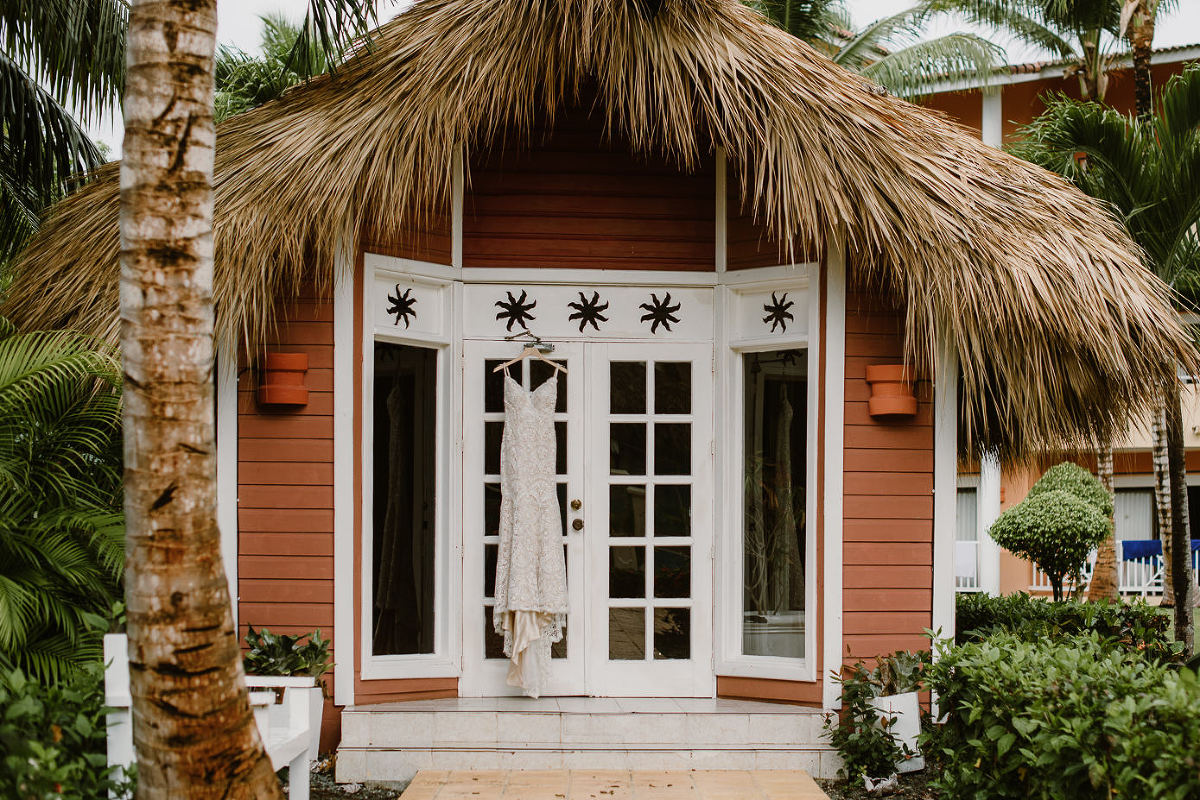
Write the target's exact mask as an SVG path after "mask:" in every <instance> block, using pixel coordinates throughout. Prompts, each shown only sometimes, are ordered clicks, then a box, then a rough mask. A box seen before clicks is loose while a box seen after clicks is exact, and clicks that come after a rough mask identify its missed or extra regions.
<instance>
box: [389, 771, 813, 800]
mask: <svg viewBox="0 0 1200 800" xmlns="http://www.w3.org/2000/svg"><path fill="white" fill-rule="evenodd" d="M452 798H453V799H454V800H460V799H465V798H472V799H473V800H500V799H501V798H504V800H828V798H827V797H826V796H825V793H824V792H822V791H821V790H820V788H819V787H818V786H817V784H816V783H815V782H814V781H813V779H812V778H810V777H809V776H808V773H806V772H804V771H802V770H760V771H745V770H723V771H692V772H640V771H639V772H634V771H629V770H609V771H603V772H599V771H586V770H549V771H541V772H513V771H508V770H495V771H490V772H469V771H463V772H443V771H434V770H422V771H420V772H418V773H417V777H416V778H414V779H413V782H412V784H411V785H410V786H409V787H408V789H407V790H406V791H405V792H404V794H402V795H401V796H400V800H452Z"/></svg>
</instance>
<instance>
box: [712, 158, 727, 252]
mask: <svg viewBox="0 0 1200 800" xmlns="http://www.w3.org/2000/svg"><path fill="white" fill-rule="evenodd" d="M726 166H727V165H726V162H725V148H724V147H718V148H717V155H716V167H717V169H716V172H717V178H716V181H715V184H716V194H717V196H716V203H715V208H716V214H715V217H716V222H717V225H716V232H715V235H714V236H713V243H714V246H715V251H716V252H715V253H714V254H713V255H714V259H713V263H714V264H715V267H716V270H717V274H718V275H721V274H722V273H724V272H725V270H726V268H727V266H728V258H729V216H728V215H729V210H728V208H726V206H727V201H726V192H725V180H726V177H725V175H726Z"/></svg>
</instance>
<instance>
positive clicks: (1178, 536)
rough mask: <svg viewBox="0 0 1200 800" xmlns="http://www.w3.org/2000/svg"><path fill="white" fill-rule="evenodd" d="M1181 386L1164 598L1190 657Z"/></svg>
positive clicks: (1174, 406)
mask: <svg viewBox="0 0 1200 800" xmlns="http://www.w3.org/2000/svg"><path fill="white" fill-rule="evenodd" d="M1180 395H1181V392H1180V390H1179V382H1178V381H1173V382H1172V383H1171V385H1170V387H1169V388H1168V390H1167V397H1166V406H1167V414H1166V416H1167V420H1166V421H1167V461H1168V464H1169V470H1170V476H1171V481H1170V482H1171V547H1170V554H1169V555H1168V554H1167V552H1166V548H1164V551H1163V561H1164V563H1170V565H1171V581H1170V583H1167V581H1166V576H1165V574H1164V580H1163V597H1164V598H1166V597H1168V596H1170V597H1171V599H1172V601H1173V603H1174V606H1175V639H1176V641H1180V642H1183V648H1184V652H1185V653H1186V654H1187V655H1188V656H1189V657H1190V656H1191V655H1192V653H1193V652H1195V641H1194V639H1195V630H1194V629H1193V626H1192V620H1193V618H1194V612H1193V609H1192V591H1193V590H1192V582H1193V579H1192V568H1191V563H1190V562H1191V555H1192V547H1191V532H1190V525H1189V520H1188V496H1187V467H1186V465H1185V463H1184V455H1185V451H1184V448H1183V406H1182V404H1181V399H1182V398H1181V396H1180Z"/></svg>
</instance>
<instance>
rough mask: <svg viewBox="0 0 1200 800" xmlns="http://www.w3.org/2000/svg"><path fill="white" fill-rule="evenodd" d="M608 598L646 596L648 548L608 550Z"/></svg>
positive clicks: (612, 548) (616, 548) (614, 548)
mask: <svg viewBox="0 0 1200 800" xmlns="http://www.w3.org/2000/svg"><path fill="white" fill-rule="evenodd" d="M608 596H609V597H645V596H646V548H644V547H610V548H609V549H608Z"/></svg>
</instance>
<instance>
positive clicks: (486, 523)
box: [483, 483, 500, 536]
mask: <svg viewBox="0 0 1200 800" xmlns="http://www.w3.org/2000/svg"><path fill="white" fill-rule="evenodd" d="M483 535H484V536H499V535H500V484H498V483H485V484H484V485H483Z"/></svg>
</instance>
